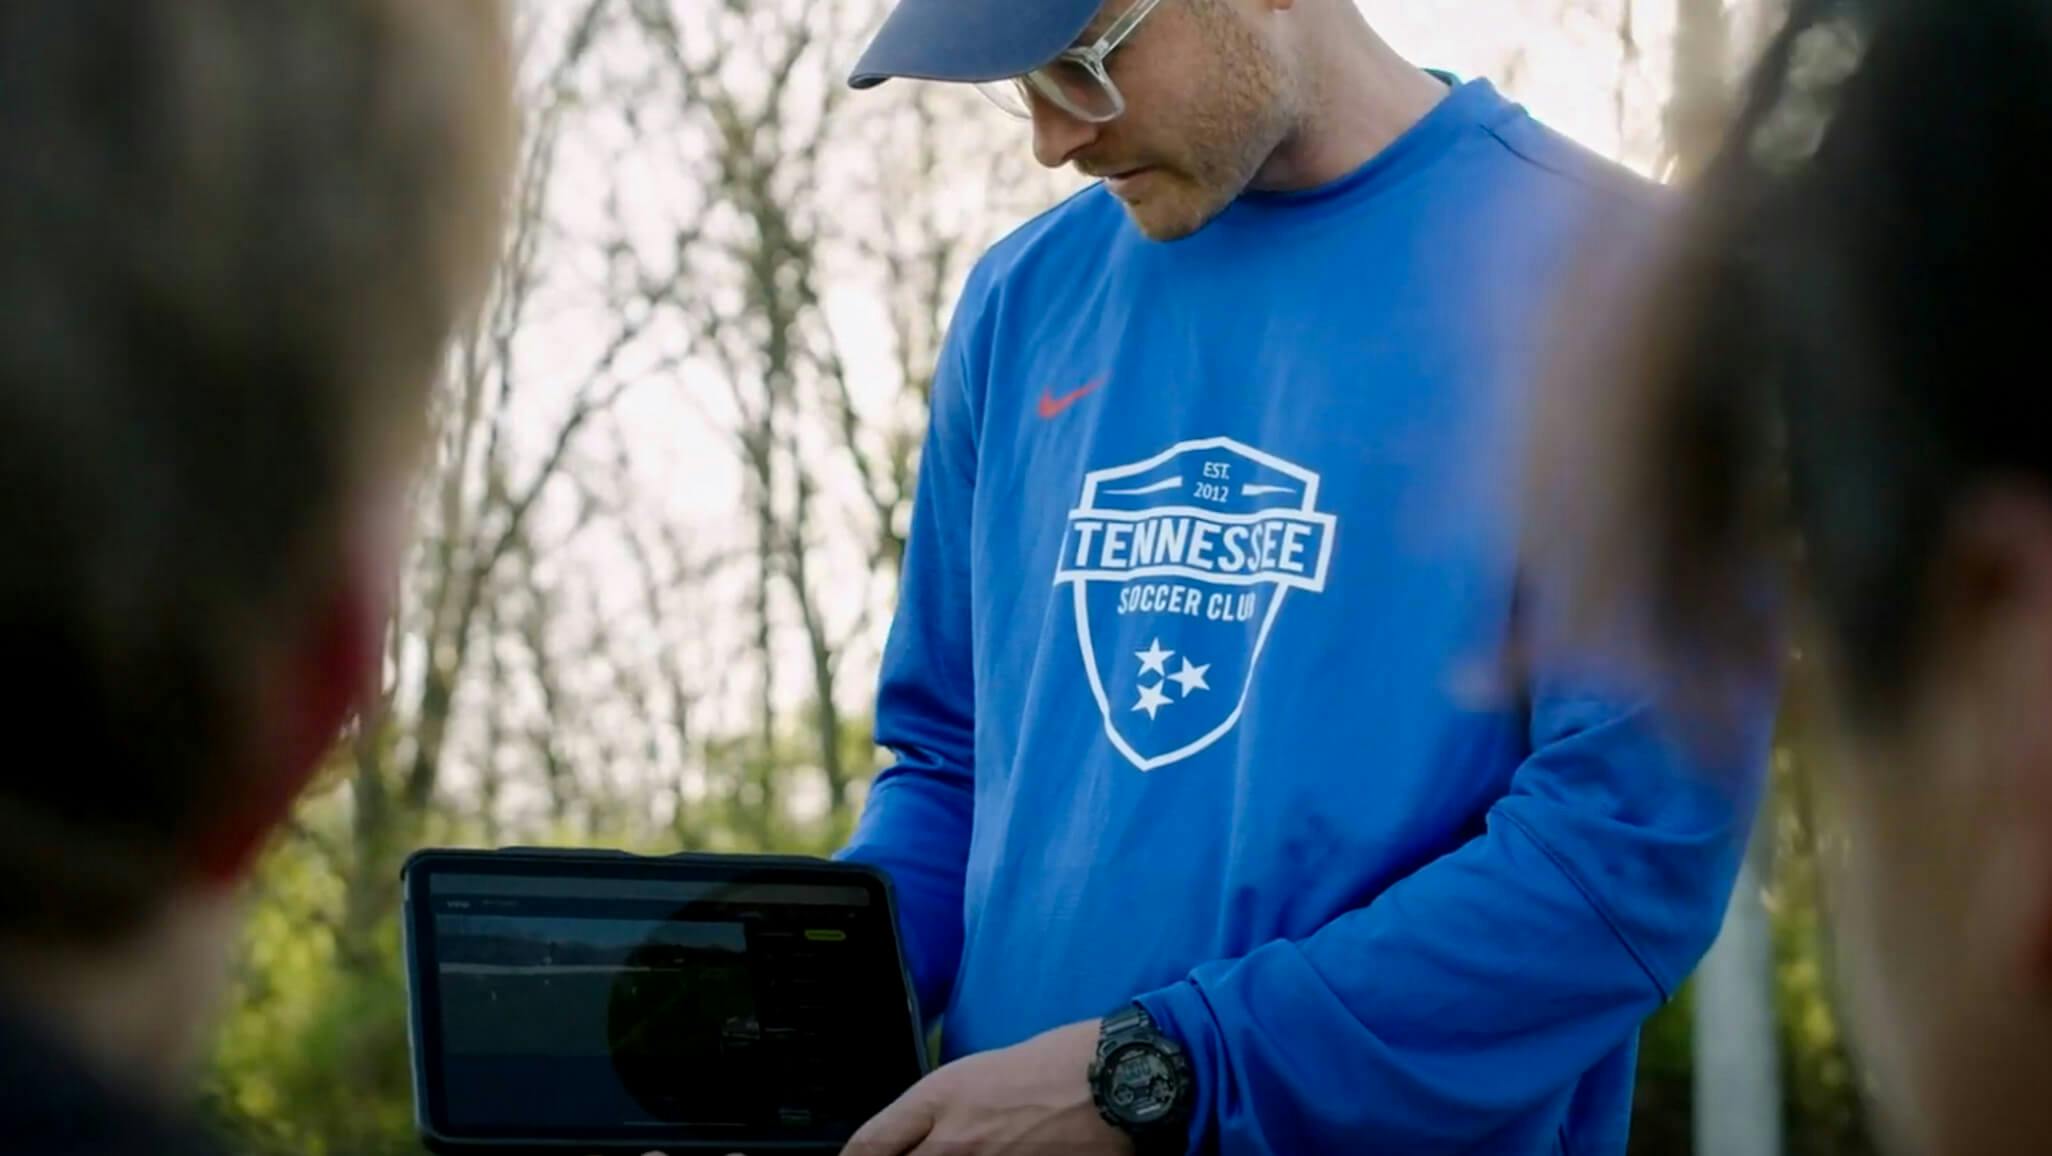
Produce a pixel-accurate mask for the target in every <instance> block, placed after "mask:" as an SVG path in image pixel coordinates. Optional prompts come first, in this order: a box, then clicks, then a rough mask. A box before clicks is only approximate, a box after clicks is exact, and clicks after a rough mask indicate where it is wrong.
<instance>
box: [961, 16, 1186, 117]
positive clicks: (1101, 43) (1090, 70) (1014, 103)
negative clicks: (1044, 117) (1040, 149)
mask: <svg viewBox="0 0 2052 1156" xmlns="http://www.w3.org/2000/svg"><path fill="white" fill-rule="evenodd" d="M1160 3H1161V0H1134V4H1133V6H1132V7H1131V8H1128V9H1126V11H1125V14H1124V15H1122V16H1120V17H1119V18H1118V19H1117V20H1114V21H1112V24H1111V27H1109V28H1107V29H1105V30H1104V35H1103V36H1100V37H1098V38H1097V43H1095V44H1089V45H1084V46H1081V47H1076V48H1068V49H1064V50H1063V51H1062V54H1061V55H1060V56H1057V57H1055V58H1054V60H1053V61H1052V62H1050V63H1048V64H1045V65H1042V66H1041V67H1039V68H1036V69H1034V70H1033V71H1031V72H1029V73H1027V74H1026V75H1024V76H1016V77H1013V78H1012V79H1011V80H1009V81H998V82H996V83H992V84H979V85H977V86H976V87H977V89H978V90H979V91H980V92H982V93H983V95H985V96H987V97H989V98H990V101H991V103H992V104H995V105H997V106H998V107H999V108H1001V109H1004V110H1005V111H1006V112H1008V113H1011V114H1012V115H1013V116H1016V117H1019V118H1020V119H1022V120H1031V119H1032V118H1033V98H1034V97H1035V96H1039V97H1040V98H1041V99H1043V100H1045V101H1047V102H1048V103H1049V104H1052V105H1054V106H1055V107H1056V108H1058V109H1060V110H1062V111H1063V112H1065V113H1067V114H1068V115H1070V116H1073V117H1075V118H1076V119H1077V120H1084V121H1089V122H1090V123H1092V124H1103V123H1105V122H1106V121H1111V120H1117V119H1118V118H1119V116H1120V115H1121V114H1122V113H1124V112H1125V111H1126V98H1125V97H1124V96H1122V95H1120V93H1119V86H1118V85H1116V84H1113V83H1112V78H1111V74H1110V73H1108V72H1106V71H1105V69H1104V61H1105V58H1106V57H1108V56H1110V55H1111V54H1112V53H1113V52H1114V51H1116V50H1117V49H1118V47H1119V45H1121V44H1124V43H1125V42H1126V39H1127V38H1128V37H1130V36H1132V35H1133V30H1134V29H1136V28H1138V27H1140V22H1141V21H1142V20H1145V19H1147V14H1148V13H1150V12H1152V11H1154V9H1155V7H1156V6H1157V5H1159V4H1160Z"/></svg>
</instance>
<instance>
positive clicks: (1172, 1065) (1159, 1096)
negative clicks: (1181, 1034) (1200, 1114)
mask: <svg viewBox="0 0 2052 1156" xmlns="http://www.w3.org/2000/svg"><path fill="white" fill-rule="evenodd" d="M1089 1084H1090V1095H1091V1101H1092V1102H1093V1103H1094V1104H1095V1105H1096V1107H1097V1112H1098V1115H1100V1116H1102V1117H1103V1118H1104V1121H1105V1123H1107V1124H1109V1125H1111V1126H1112V1127H1113V1128H1116V1129H1118V1130H1119V1131H1120V1132H1121V1133H1123V1134H1124V1135H1125V1136H1126V1137H1127V1138H1128V1139H1130V1140H1131V1141H1132V1142H1133V1146H1134V1149H1135V1151H1136V1152H1138V1153H1139V1154H1140V1156H1179V1154H1180V1153H1182V1152H1183V1151H1185V1150H1186V1149H1187V1148H1188V1146H1189V1145H1188V1138H1189V1123H1190V1116H1191V1112H1192V1107H1193V1105H1194V1104H1195V1102H1196V1099H1197V1095H1196V1086H1195V1084H1196V1081H1195V1076H1194V1073H1193V1071H1192V1069H1191V1066H1190V1060H1189V1055H1188V1053H1187V1051H1186V1050H1185V1049H1184V1047H1183V1045H1182V1044H1181V1042H1180V1041H1178V1040H1176V1039H1175V1038H1174V1037H1172V1036H1171V1035H1169V1034H1168V1033H1167V1032H1165V1031H1163V1030H1162V1028H1161V1026H1160V1025H1159V1024H1158V1023H1156V1022H1155V1019H1154V1016H1153V1015H1152V1013H1150V1012H1149V1011H1148V1010H1147V1009H1146V1008H1145V1007H1144V1006H1142V1005H1141V1004H1139V1003H1137V1002H1135V1003H1132V1004H1129V1005H1127V1006H1125V1007H1123V1008H1120V1009H1118V1010H1117V1011H1114V1012H1112V1013H1111V1014H1110V1015H1108V1016H1106V1017H1104V1019H1103V1020H1102V1021H1100V1023H1099V1025H1098V1038H1097V1049H1096V1055H1095V1056H1094V1058H1093V1059H1092V1061H1091V1064H1090V1071H1089Z"/></svg>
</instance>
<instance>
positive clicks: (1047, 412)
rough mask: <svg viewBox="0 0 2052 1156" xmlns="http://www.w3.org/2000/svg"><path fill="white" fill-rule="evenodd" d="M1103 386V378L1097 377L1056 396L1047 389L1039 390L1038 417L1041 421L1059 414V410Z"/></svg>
mask: <svg viewBox="0 0 2052 1156" xmlns="http://www.w3.org/2000/svg"><path fill="white" fill-rule="evenodd" d="M1103 387H1104V379H1103V378H1101V377H1100V378H1098V379H1097V380H1096V381H1093V382H1091V383H1090V384H1089V385H1086V386H1084V387H1083V388H1081V389H1076V390H1071V391H1069V392H1068V393H1065V394H1063V395H1062V396H1060V397H1056V396H1055V395H1054V394H1053V392H1051V391H1049V390H1045V389H1043V390H1041V391H1040V418H1041V420H1042V421H1047V420H1049V419H1052V418H1055V417H1059V416H1061V412H1062V411H1063V410H1065V409H1067V408H1069V407H1070V406H1072V405H1075V404H1076V403H1077V402H1079V401H1082V400H1083V399H1084V398H1086V397H1088V396H1090V395H1091V394H1093V393H1096V392H1097V391H1098V390H1099V389H1102V388H1103Z"/></svg>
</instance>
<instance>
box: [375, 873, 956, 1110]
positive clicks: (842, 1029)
mask: <svg viewBox="0 0 2052 1156" xmlns="http://www.w3.org/2000/svg"><path fill="white" fill-rule="evenodd" d="M573 863H574V867H573V866H572V864H573ZM414 875H416V876H418V877H410V878H409V895H410V899H411V900H412V905H413V907H414V911H413V913H412V914H413V919H414V930H415V932H416V936H417V942H418V943H419V945H420V949H417V950H416V952H415V956H416V958H415V968H416V976H415V981H416V983H417V984H419V985H420V986H421V988H422V993H421V994H422V995H423V996H424V997H426V998H424V999H423V1001H422V1007H421V1008H420V1014H419V1016H418V1019H417V1028H418V1029H419V1030H420V1032H421V1034H422V1035H423V1036H424V1037H426V1039H425V1040H424V1041H423V1042H425V1043H428V1044H429V1045H430V1046H428V1047H426V1048H424V1049H423V1053H424V1057H425V1058H426V1059H427V1060H428V1061H429V1064H430V1068H431V1070H430V1072H429V1073H427V1074H428V1075H430V1077H431V1078H430V1079H429V1080H428V1084H429V1087H428V1089H427V1091H428V1099H429V1107H430V1116H431V1119H432V1122H433V1123H434V1125H435V1127H436V1129H437V1130H438V1131H440V1132H442V1133H444V1134H445V1135H450V1136H453V1137H478V1138H493V1137H506V1138H511V1137H519V1138H528V1139H551V1138H564V1139H578V1140H597V1139H643V1138H648V1137H655V1136H661V1137H665V1138H670V1139H673V1140H675V1139H702V1140H705V1141H708V1142H721V1141H731V1142H734V1143H743V1142H757V1143H759V1142H762V1141H764V1140H820V1141H835V1140H840V1139H844V1138H846V1136H847V1135H848V1134H849V1133H851V1132H852V1131H853V1130H854V1129H855V1128H856V1127H858V1126H859V1125H860V1124H861V1123H862V1122H863V1121H864V1120H866V1119H867V1118H868V1117H869V1116H870V1115H872V1114H874V1113H875V1112H876V1111H877V1110H878V1109H880V1108H882V1107H883V1106H884V1105H886V1104H888V1103H889V1102H890V1101H891V1100H892V1099H893V1098H895V1097H896V1096H897V1094H898V1093H900V1092H902V1091H903V1090H904V1089H905V1088H907V1087H909V1086H910V1085H911V1084H912V1083H913V1082H914V1081H915V1080H917V1078H918V1076H919V1060H918V1050H917V1049H918V1041H917V1028H916V1025H914V1024H913V1023H912V1019H911V1013H910V1010H909V1008H908V1006H907V1000H906V994H905V987H904V979H903V972H902V969H901V967H900V964H899V959H898V953H897V946H896V943H895V940H894V938H893V931H892V928H891V923H890V918H889V908H888V905H887V903H886V901H885V899H884V896H883V893H882V890H881V884H880V883H879V882H878V881H876V880H875V879H874V878H873V877H870V876H868V875H867V874H865V873H862V872H859V871H856V870H853V869H842V868H838V867H834V866H831V865H822V866H821V867H820V868H818V869H809V868H786V869H774V870H764V869H740V870H730V869H726V868H721V867H716V866H708V865H706V864H704V863H703V862H700V863H698V864H694V865H677V864H673V863H670V862H667V861H664V860H656V859H627V860H625V861H600V862H594V861H590V860H582V859H578V860H566V861H563V862H549V861H546V860H544V861H540V862H534V863H527V864H525V865H518V864H515V863H498V864H495V863H492V862H491V861H490V860H489V859H477V860H471V861H464V862H451V863H444V864H439V865H431V866H430V867H429V868H428V869H427V870H425V871H421V870H418V869H416V871H415V872H414ZM722 876H725V877H722Z"/></svg>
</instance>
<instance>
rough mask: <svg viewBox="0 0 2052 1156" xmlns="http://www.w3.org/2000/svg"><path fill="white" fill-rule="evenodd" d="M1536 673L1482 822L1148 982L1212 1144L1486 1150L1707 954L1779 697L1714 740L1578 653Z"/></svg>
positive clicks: (1555, 1105)
mask: <svg viewBox="0 0 2052 1156" xmlns="http://www.w3.org/2000/svg"><path fill="white" fill-rule="evenodd" d="M1767 681H1771V680H1767V679H1763V680H1762V683H1763V684H1764V683H1765V682H1767ZM1526 683H1527V687H1528V691H1527V694H1528V699H1529V703H1530V706H1529V715H1528V717H1529V729H1530V743H1529V746H1528V750H1529V754H1528V756H1527V757H1526V758H1525V759H1524V760H1523V762H1522V763H1521V765H1520V766H1519V767H1518V769H1517V770H1516V772H1515V775H1514V777H1513V779H1512V782H1511V785H1510V789H1509V790H1508V792H1507V793H1506V794H1505V795H1504V796H1503V797H1502V798H1501V799H1500V800H1498V801H1497V802H1496V804H1495V805H1494V806H1493V807H1492V808H1491V809H1490V811H1489V813H1488V815H1487V818H1486V823H1485V825H1484V827H1483V830H1482V833H1481V834H1479V835H1478V836H1476V837H1475V838H1473V839H1472V840H1471V841H1469V842H1468V843H1466V844H1465V845H1463V846H1461V847H1459V848H1457V849H1456V850H1454V851H1453V852H1451V853H1449V854H1447V855H1446V856H1444V857H1442V858H1440V859H1438V860H1436V861H1434V862H1432V863H1429V864H1427V865H1426V866H1424V867H1423V868H1421V869H1419V870H1418V871H1417V872H1415V873H1414V874H1412V875H1411V876H1409V877H1408V878H1406V879H1403V880H1401V881H1400V882H1398V883H1397V884H1395V885H1394V886H1392V887H1390V888H1389V889H1388V890H1386V891H1385V892H1383V893H1382V894H1381V895H1379V896H1378V897H1376V898H1375V899H1374V900H1373V901H1372V902H1370V903H1368V904H1367V905H1366V906H1364V907H1362V908H1359V909H1357V910H1355V911H1352V912H1349V913H1347V914H1345V915H1343V916H1341V917H1339V918H1337V919H1335V920H1333V921H1332V922H1330V923H1329V924H1327V925H1326V926H1324V927H1323V928H1321V929H1319V930H1318V931H1317V932H1315V933H1314V934H1312V935H1310V936H1309V937H1308V938H1305V939H1302V940H1283V941H1276V942H1271V943H1268V944H1266V945H1264V946H1262V947H1260V948H1258V949H1256V950H1255V951H1253V952H1251V953H1249V954H1248V955H1246V956H1244V957H1242V958H1239V959H1233V960H1224V961H1218V962H1214V963H1209V964H1206V965H1204V966H1201V967H1198V968H1196V969H1195V970H1194V971H1193V972H1192V973H1191V974H1190V975H1189V976H1188V977H1187V978H1186V979H1185V980H1183V981H1181V982H1179V983H1177V984H1174V985H1172V986H1170V987H1168V988H1166V989H1163V990H1160V991H1156V992H1153V993H1150V994H1147V995H1145V996H1143V997H1141V1001H1140V1002H1141V1003H1142V1004H1143V1005H1144V1006H1145V1007H1147V1008H1148V1010H1149V1011H1150V1012H1152V1013H1153V1015H1154V1016H1155V1018H1156V1020H1157V1022H1159V1023H1160V1024H1162V1025H1163V1028H1164V1030H1165V1031H1167V1032H1169V1033H1170V1034H1171V1035H1173V1036H1174V1037H1176V1038H1179V1039H1180V1040H1182V1041H1183V1042H1184V1043H1185V1045H1186V1046H1187V1047H1188V1049H1189V1051H1190V1053H1191V1062H1192V1065H1193V1069H1194V1071H1195V1073H1196V1077H1197V1090H1198V1104H1197V1106H1196V1113H1195V1117H1194V1119H1193V1123H1192V1137H1191V1140H1192V1148H1193V1150H1196V1151H1218V1150H1221V1149H1222V1150H1225V1151H1231V1152H1278V1153H1281V1152H1288V1153H1321V1152H1369V1151H1377V1152H1403V1153H1406V1154H1410V1156H1429V1154H1431V1153H1452V1152H1470V1151H1486V1150H1491V1149H1489V1143H1490V1138H1491V1137H1492V1136H1495V1135H1498V1134H1501V1133H1505V1132H1506V1131H1507V1130H1515V1128H1516V1126H1517V1125H1519V1124H1520V1123H1521V1122H1525V1121H1528V1120H1529V1117H1530V1116H1531V1115H1532V1114H1534V1113H1545V1112H1550V1111H1559V1110H1561V1109H1562V1108H1563V1107H1564V1105H1565V1103H1566V1100H1567V1098H1568V1097H1569V1096H1570V1095H1571V1094H1572V1091H1573V1089H1574V1088H1575V1086H1576V1085H1577V1083H1578V1081H1579V1079H1580V1077H1581V1076H1582V1075H1583V1074H1584V1073H1586V1072H1588V1071H1589V1070H1590V1069H1591V1068H1593V1067H1594V1066H1596V1064H1597V1063H1598V1062H1599V1061H1601V1060H1602V1059H1603V1058H1604V1057H1606V1056H1608V1055H1610V1054H1611V1053H1613V1052H1615V1051H1617V1050H1618V1049H1619V1048H1620V1047H1622V1046H1623V1045H1625V1044H1626V1043H1627V1042H1628V1041H1629V1040H1630V1039H1631V1038H1632V1036H1633V1033H1635V1032H1636V1031H1637V1030H1638V1028H1639V1026H1640V1024H1641V1023H1642V1021H1643V1020H1644V1019H1645V1018H1646V1017H1647V1016H1648V1015H1649V1014H1651V1013H1652V1012H1653V1011H1654V1010H1656V1009H1657V1008H1658V1006H1659V1005H1660V1004H1661V1003H1662V1002H1663V1001H1665V1000H1666V999H1667V998H1668V997H1669V996H1671V995H1672V994H1673V993H1674V991H1675V990H1676V989H1677V987H1678V986H1679V985H1680V983H1681V982H1682V980H1683V979H1684V978H1685V977H1686V976H1687V974H1688V973H1689V971H1691V970H1692V969H1693V968H1694V966H1695V964H1696V963H1697V961H1698V960H1699V959H1700V958H1701V956H1702V955H1703V953H1704V952H1705V951H1707V950H1708V948H1709V945H1710V944H1711V942H1712V941H1713V940H1714V939H1715V937H1716V934H1717V930H1718V927H1719V924H1720V920H1721V918H1722V916H1723V913H1724V909H1725V906H1726V903H1727V902H1728V900H1729V898H1730V892H1731V888H1732V884H1733V880H1734V878H1735V876H1736V874H1737V870H1738V864H1739V861H1740V859H1741V857H1742V854H1743V850H1744V845H1745V842H1746V836H1747V832H1748V829H1749V828H1750V825H1751V816H1752V813H1753V809H1754V807H1755V805H1756V801H1757V799H1758V795H1759V784H1760V782H1761V780H1762V775H1763V771H1764V768H1765V764H1766V759H1767V752H1768V747H1769V744H1770V741H1771V723H1772V707H1771V702H1772V698H1771V693H1762V694H1760V695H1759V696H1758V699H1757V702H1758V707H1757V709H1754V708H1753V707H1751V706H1748V707H1747V709H1746V710H1745V711H1744V712H1742V718H1741V721H1740V722H1739V724H1738V725H1737V726H1736V727H1734V728H1730V730H1735V731H1737V732H1739V733H1729V732H1728V733H1725V734H1723V735H1721V736H1719V738H1718V740H1717V741H1715V742H1709V741H1705V736H1702V735H1701V734H1699V733H1698V732H1697V731H1696V730H1693V729H1692V730H1691V731H1690V732H1689V733H1688V735H1687V736H1686V738H1685V737H1684V734H1683V732H1682V730H1681V728H1680V727H1679V726H1678V725H1676V724H1675V722H1674V718H1675V715H1674V714H1673V713H1672V712H1666V711H1663V710H1662V709H1661V708H1660V706H1659V704H1658V701H1657V696H1654V695H1637V696H1634V695H1627V694H1620V693H1618V692H1617V690H1616V687H1617V686H1619V685H1621V683H1620V682H1619V680H1616V679H1613V678H1606V677H1602V676H1599V675H1597V674H1595V672H1593V671H1591V670H1587V669H1581V668H1578V666H1577V664H1575V663H1573V662H1571V661H1560V660H1555V661H1551V662H1549V661H1547V660H1546V659H1545V658H1544V657H1543V656H1542V657H1541V658H1539V659H1538V660H1536V661H1535V667H1534V669H1533V671H1532V673H1531V674H1530V675H1529V676H1528V678H1527V680H1526ZM1755 689H1758V690H1762V691H1767V690H1769V689H1770V688H1767V687H1765V686H1764V685H1761V686H1759V687H1757V688H1756V687H1754V686H1752V685H1748V687H1747V696H1746V697H1747V702H1748V703H1751V702H1753V701H1754V699H1753V696H1752V692H1753V691H1754V690H1755Z"/></svg>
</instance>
